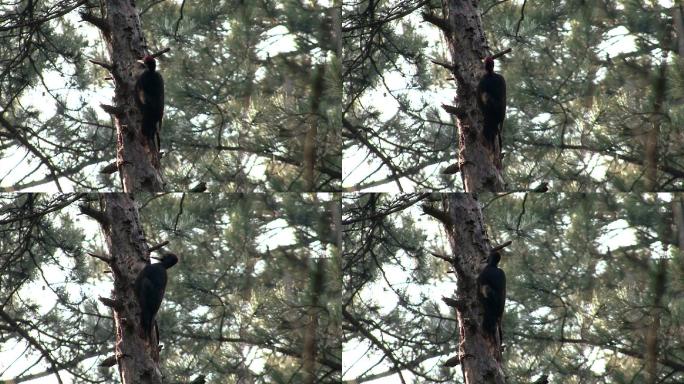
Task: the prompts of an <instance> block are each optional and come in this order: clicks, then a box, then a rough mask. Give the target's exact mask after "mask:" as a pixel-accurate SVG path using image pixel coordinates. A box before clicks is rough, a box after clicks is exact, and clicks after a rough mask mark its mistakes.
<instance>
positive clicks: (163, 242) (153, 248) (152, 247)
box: [147, 240, 169, 254]
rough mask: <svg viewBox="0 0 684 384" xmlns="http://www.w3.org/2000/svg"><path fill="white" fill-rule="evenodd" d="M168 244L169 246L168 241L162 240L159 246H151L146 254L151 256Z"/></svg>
mask: <svg viewBox="0 0 684 384" xmlns="http://www.w3.org/2000/svg"><path fill="white" fill-rule="evenodd" d="M168 244H169V241H168V240H164V241H162V242H161V243H159V244H156V245H153V246H151V247H150V249H148V250H147V252H148V253H149V254H151V253H152V252H154V251H157V250H159V249H161V248H163V247H165V246H166V245H168Z"/></svg>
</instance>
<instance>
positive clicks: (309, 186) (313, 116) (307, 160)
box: [302, 64, 325, 191]
mask: <svg viewBox="0 0 684 384" xmlns="http://www.w3.org/2000/svg"><path fill="white" fill-rule="evenodd" d="M324 75H325V66H323V65H322V64H321V65H319V66H318V70H317V71H316V74H315V76H314V78H313V85H312V87H311V96H310V102H311V112H309V113H310V116H309V123H310V125H309V129H308V130H307V132H306V134H305V135H304V140H303V141H304V143H303V144H304V145H303V146H302V147H303V155H302V157H303V159H302V165H303V166H304V182H305V184H306V186H305V188H306V190H307V191H314V190H315V189H316V179H315V178H314V166H315V165H316V137H318V119H319V118H320V115H319V109H320V108H319V107H320V105H321V98H322V97H323V85H324Z"/></svg>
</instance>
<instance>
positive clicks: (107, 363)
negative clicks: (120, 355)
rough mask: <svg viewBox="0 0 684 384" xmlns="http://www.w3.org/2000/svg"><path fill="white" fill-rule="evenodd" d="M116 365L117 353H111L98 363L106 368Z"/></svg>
mask: <svg viewBox="0 0 684 384" xmlns="http://www.w3.org/2000/svg"><path fill="white" fill-rule="evenodd" d="M114 365H116V355H111V356H109V357H107V358H106V359H104V360H102V361H101V362H100V364H98V366H100V367H105V368H109V367H113V366H114Z"/></svg>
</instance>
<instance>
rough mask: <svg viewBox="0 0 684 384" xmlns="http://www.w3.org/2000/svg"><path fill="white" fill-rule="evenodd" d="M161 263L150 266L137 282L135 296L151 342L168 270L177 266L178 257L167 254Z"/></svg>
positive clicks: (144, 327)
mask: <svg viewBox="0 0 684 384" xmlns="http://www.w3.org/2000/svg"><path fill="white" fill-rule="evenodd" d="M159 260H161V262H160V263H156V264H148V265H146V266H145V268H143V269H142V271H140V273H139V274H138V277H137V278H136V280H135V295H136V297H137V298H138V303H140V321H141V326H142V329H143V333H144V337H145V338H147V339H149V340H151V339H152V338H151V335H152V324H153V323H154V317H155V315H156V314H157V311H158V310H159V307H160V306H161V302H162V299H163V298H164V292H165V290H166V281H167V276H166V270H167V269H169V268H171V267H173V266H174V265H176V263H177V262H178V257H177V256H176V255H174V254H173V253H166V254H164V256H163V257H161V258H160V259H159Z"/></svg>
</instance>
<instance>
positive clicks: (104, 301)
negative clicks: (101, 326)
mask: <svg viewBox="0 0 684 384" xmlns="http://www.w3.org/2000/svg"><path fill="white" fill-rule="evenodd" d="M98 300H100V301H101V302H102V304H104V305H106V306H108V307H110V308H114V309H115V310H117V311H119V310H121V309H122V308H123V306H122V304H121V301H119V300H114V299H110V298H108V297H98Z"/></svg>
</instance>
